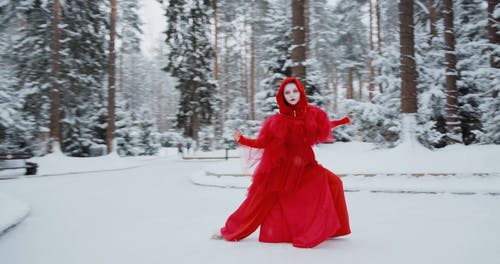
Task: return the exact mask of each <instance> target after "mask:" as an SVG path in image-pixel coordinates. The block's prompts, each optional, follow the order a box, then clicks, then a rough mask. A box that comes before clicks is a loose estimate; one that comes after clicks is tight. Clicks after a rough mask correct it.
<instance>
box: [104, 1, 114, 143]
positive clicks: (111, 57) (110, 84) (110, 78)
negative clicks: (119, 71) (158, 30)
mask: <svg viewBox="0 0 500 264" xmlns="http://www.w3.org/2000/svg"><path fill="white" fill-rule="evenodd" d="M110 4H111V15H110V23H109V62H108V127H107V128H106V149H107V153H110V152H111V151H112V150H113V136H114V132H115V38H116V0H110Z"/></svg>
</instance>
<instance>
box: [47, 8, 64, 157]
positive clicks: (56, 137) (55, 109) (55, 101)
mask: <svg viewBox="0 0 500 264" xmlns="http://www.w3.org/2000/svg"><path fill="white" fill-rule="evenodd" d="M53 13H54V18H53V20H52V31H53V35H52V90H51V93H50V97H51V102H50V133H49V134H50V140H49V151H50V152H53V151H54V149H53V145H52V142H53V141H58V142H60V141H61V132H60V125H59V120H60V115H59V114H60V109H59V107H60V91H59V79H60V78H59V76H60V68H61V55H60V53H59V51H60V49H61V33H62V32H61V28H60V27H59V25H60V23H61V19H62V9H61V2H60V1H59V0H54V5H53Z"/></svg>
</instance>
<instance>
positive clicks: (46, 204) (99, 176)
mask: <svg viewBox="0 0 500 264" xmlns="http://www.w3.org/2000/svg"><path fill="white" fill-rule="evenodd" d="M315 151H316V153H317V158H318V160H319V161H320V163H321V164H323V165H324V166H325V167H327V168H329V169H331V170H332V171H334V172H336V173H337V174H345V175H346V176H344V177H343V180H344V184H345V187H346V189H347V190H351V191H348V192H346V199H347V203H348V207H349V212H350V217H351V225H352V230H353V233H352V234H351V235H349V236H347V237H343V238H338V239H332V240H328V241H326V242H324V243H322V244H320V245H319V246H318V247H317V248H314V249H297V248H293V247H292V246H291V245H290V244H264V243H259V242H258V239H257V237H258V233H254V234H253V235H251V236H250V237H249V238H247V239H245V240H243V241H240V242H237V243H230V242H226V241H220V240H211V239H210V236H211V235H212V233H213V232H214V231H215V230H216V229H218V228H219V227H220V226H221V225H223V223H224V221H225V219H226V217H227V216H228V215H229V214H230V213H231V212H232V211H233V210H234V209H235V208H236V207H237V206H238V205H239V203H240V202H241V201H242V199H243V198H244V196H245V189H244V188H217V187H209V186H206V185H214V186H222V187H224V186H230V184H227V183H228V182H229V181H231V178H234V179H236V178H238V177H230V176H223V177H220V178H218V177H215V176H206V175H204V172H205V171H212V172H216V173H233V174H234V173H238V172H239V173H241V167H240V166H239V164H240V163H239V160H238V159H229V160H227V161H226V160H182V159H180V157H178V156H177V154H176V153H175V151H174V150H172V149H170V150H167V152H163V153H162V154H161V155H160V156H157V157H146V158H144V157H142V158H118V157H112V156H107V157H101V158H91V159H78V160H74V159H73V158H67V157H63V156H59V157H55V156H54V157H50V156H48V157H45V158H39V159H37V162H38V163H39V165H40V174H41V175H46V177H40V176H33V177H25V176H20V177H17V178H14V179H8V180H0V193H1V194H2V195H0V221H2V219H3V218H4V216H6V215H8V214H11V213H8V212H9V211H8V210H7V208H8V207H7V204H8V205H9V206H10V208H11V209H12V208H14V209H15V208H17V209H20V208H22V207H24V208H25V210H26V208H27V207H29V208H30V209H31V210H30V212H29V214H28V216H27V217H26V218H25V220H24V221H22V222H21V223H19V224H18V225H17V226H15V227H14V228H11V229H9V230H8V231H7V232H4V233H3V234H2V235H1V236H0V263H2V264H10V263H16V264H17V263H51V264H52V263H222V264H225V263H235V262H238V263H388V264H391V263H440V264H442V263H454V264H455V263H495V262H496V261H498V259H500V252H499V250H498V245H499V243H500V226H499V225H498V223H500V210H498V208H499V205H500V195H495V194H490V193H496V192H499V191H500V184H498V183H499V182H498V178H499V172H500V167H499V166H500V165H499V164H498V158H497V157H499V156H500V146H472V147H463V146H456V147H451V148H446V149H443V150H437V151H428V152H427V153H425V152H426V150H415V151H414V153H408V152H405V151H402V150H398V149H393V150H372V146H371V145H369V144H362V143H335V144H332V145H321V146H319V147H317V148H316V149H315ZM398 151H399V153H398ZM236 153H237V152H236ZM221 154H223V152H218V153H216V154H213V155H216V156H220V155H221ZM233 154H234V152H233ZM205 155H206V154H205ZM463 163H467V164H463ZM85 171H90V173H86V172H85ZM96 171H100V172H96ZM73 172H78V173H73ZM356 173H365V174H369V173H370V174H375V175H376V176H370V177H363V176H355V175H353V174H356ZM390 173H394V174H396V175H388V174H390ZM402 173H424V174H428V173H456V175H452V176H430V175H427V176H422V177H411V176H407V175H401V174H402ZM473 173H482V174H481V175H475V174H473ZM50 175H53V176H50ZM200 175H201V176H203V177H204V178H205V180H206V183H207V184H206V185H199V184H200V183H198V184H195V183H197V182H196V180H197V179H199V178H201V176H200ZM234 179H233V180H234ZM238 179H246V180H247V181H248V180H249V177H239V178H238ZM438 183H439V184H438ZM450 186H451V187H450ZM239 187H244V185H242V186H239ZM431 187H432V188H435V189H434V190H441V191H442V192H435V194H428V193H417V194H415V193H393V192H377V190H384V191H387V190H390V189H397V190H405V189H409V190H419V189H420V190H429V189H432V188H431ZM456 191H460V192H458V193H461V194H464V193H465V194H468V195H459V194H456V193H457V192H456ZM16 204H17V205H16ZM1 224H2V223H1V222H0V226H1ZM4 224H5V223H4Z"/></svg>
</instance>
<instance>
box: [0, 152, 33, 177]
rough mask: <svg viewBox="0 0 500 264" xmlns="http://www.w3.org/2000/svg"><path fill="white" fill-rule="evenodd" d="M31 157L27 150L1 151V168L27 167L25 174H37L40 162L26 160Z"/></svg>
mask: <svg viewBox="0 0 500 264" xmlns="http://www.w3.org/2000/svg"><path fill="white" fill-rule="evenodd" d="M31 157H33V156H32V155H31V154H29V153H25V152H9V153H0V170H14V169H26V173H25V175H35V174H36V171H37V168H38V164H36V163H35V162H29V161H26V160H27V159H30V158H31Z"/></svg>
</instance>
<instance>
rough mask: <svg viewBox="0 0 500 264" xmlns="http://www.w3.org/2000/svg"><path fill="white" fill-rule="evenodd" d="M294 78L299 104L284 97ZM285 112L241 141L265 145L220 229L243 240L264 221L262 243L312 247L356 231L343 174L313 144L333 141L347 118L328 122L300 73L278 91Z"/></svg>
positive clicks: (276, 115)
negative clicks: (351, 222)
mask: <svg viewBox="0 0 500 264" xmlns="http://www.w3.org/2000/svg"><path fill="white" fill-rule="evenodd" d="M290 82H295V84H296V85H297V87H298V88H299V91H300V93H301V99H300V100H299V102H298V103H297V104H296V105H295V106H291V105H289V104H287V103H286V102H285V100H284V97H283V90H284V86H285V85H286V84H287V83H290ZM276 99H277V101H278V105H279V107H280V113H279V114H275V115H272V116H270V117H269V118H267V119H266V120H265V121H264V123H263V126H262V129H261V131H260V133H259V136H258V138H257V139H249V138H245V137H241V138H240V140H239V141H238V142H239V143H240V144H241V145H244V146H248V147H251V148H260V149H263V153H262V157H261V158H260V161H259V164H258V166H257V168H256V169H255V172H254V175H253V179H252V184H251V185H250V187H249V189H248V195H247V197H246V199H245V200H244V201H243V203H242V204H241V205H240V206H239V208H238V209H237V210H236V211H235V212H234V213H233V214H231V216H229V218H228V219H227V221H226V224H225V226H224V227H223V228H222V229H221V234H222V236H223V237H224V239H226V240H228V241H238V240H241V239H243V238H245V237H247V236H249V235H250V234H252V233H253V232H254V231H255V230H256V229H257V228H258V227H259V226H260V235H259V240H260V241H262V242H271V243H278V242H290V243H293V245H294V246H296V247H304V248H311V247H315V246H317V245H318V244H320V243H321V242H323V241H325V240H326V239H328V238H331V237H337V236H343V235H347V234H349V233H350V232H351V230H350V227H349V216H348V213H347V206H346V202H345V197H344V189H343V185H342V181H341V180H340V178H339V177H338V176H337V175H335V174H334V173H332V172H331V171H329V170H327V169H326V168H324V167H323V166H321V165H319V164H318V163H317V161H316V159H315V157H314V152H313V150H312V146H313V145H314V144H316V143H318V142H320V141H326V140H331V128H332V127H334V126H337V125H341V124H344V123H347V122H349V119H348V118H344V119H341V120H338V121H329V119H328V116H327V115H326V113H325V112H324V111H322V110H321V109H319V108H317V107H315V106H311V105H309V104H308V103H307V99H306V96H305V92H304V89H303V87H302V85H301V84H300V82H299V81H298V80H297V79H295V78H287V79H285V80H284V81H283V83H282V84H281V86H280V89H279V90H278V93H277V95H276Z"/></svg>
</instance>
